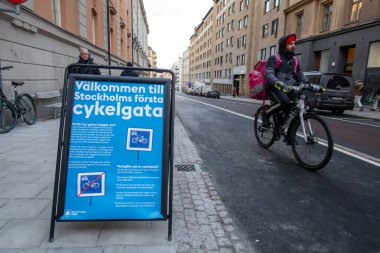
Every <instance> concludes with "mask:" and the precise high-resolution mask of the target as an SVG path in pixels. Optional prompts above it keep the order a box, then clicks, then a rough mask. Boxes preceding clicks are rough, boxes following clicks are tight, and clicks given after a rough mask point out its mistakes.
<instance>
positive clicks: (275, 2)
mask: <svg viewBox="0 0 380 253" xmlns="http://www.w3.org/2000/svg"><path fill="white" fill-rule="evenodd" d="M279 6H280V0H274V1H273V7H274V8H278V7H279Z"/></svg>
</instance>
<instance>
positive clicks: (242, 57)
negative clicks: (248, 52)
mask: <svg viewBox="0 0 380 253" xmlns="http://www.w3.org/2000/svg"><path fill="white" fill-rule="evenodd" d="M244 64H245V54H243V55H242V56H241V65H244Z"/></svg>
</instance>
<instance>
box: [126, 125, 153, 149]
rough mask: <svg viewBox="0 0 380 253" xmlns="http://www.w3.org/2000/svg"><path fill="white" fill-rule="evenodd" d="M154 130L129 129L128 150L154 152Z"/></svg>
mask: <svg viewBox="0 0 380 253" xmlns="http://www.w3.org/2000/svg"><path fill="white" fill-rule="evenodd" d="M152 138H153V129H144V128H128V133H127V150H139V151H152Z"/></svg>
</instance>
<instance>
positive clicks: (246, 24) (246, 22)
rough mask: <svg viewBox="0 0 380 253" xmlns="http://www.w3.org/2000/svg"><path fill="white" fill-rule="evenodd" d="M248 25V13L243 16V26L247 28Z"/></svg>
mask: <svg viewBox="0 0 380 253" xmlns="http://www.w3.org/2000/svg"><path fill="white" fill-rule="evenodd" d="M247 26H248V15H247V16H245V17H244V27H245V28H247Z"/></svg>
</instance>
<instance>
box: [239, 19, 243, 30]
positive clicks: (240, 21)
mask: <svg viewBox="0 0 380 253" xmlns="http://www.w3.org/2000/svg"><path fill="white" fill-rule="evenodd" d="M241 28H243V20H242V19H240V20H239V30H240V29H241Z"/></svg>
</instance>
